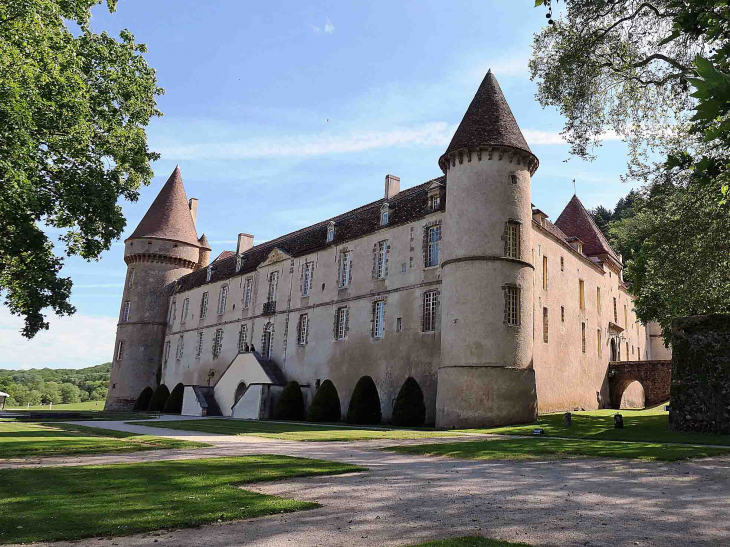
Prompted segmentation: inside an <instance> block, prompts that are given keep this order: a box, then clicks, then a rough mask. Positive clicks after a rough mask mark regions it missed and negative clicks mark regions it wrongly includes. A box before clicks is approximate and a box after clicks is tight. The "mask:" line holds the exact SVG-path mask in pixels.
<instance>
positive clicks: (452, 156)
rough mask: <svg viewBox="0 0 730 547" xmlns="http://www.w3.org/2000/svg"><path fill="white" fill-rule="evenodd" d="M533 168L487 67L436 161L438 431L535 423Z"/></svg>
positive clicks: (533, 162)
mask: <svg viewBox="0 0 730 547" xmlns="http://www.w3.org/2000/svg"><path fill="white" fill-rule="evenodd" d="M537 166H538V159H537V157H536V156H535V155H534V154H533V153H532V151H531V150H530V148H529V146H528V145H527V142H526V141H525V138H524V137H523V135H522V132H521V131H520V128H519V127H518V126H517V122H516V120H515V118H514V116H513V114H512V111H511V110H510V108H509V105H508V104H507V101H506V100H505V98H504V95H503V94H502V90H501V89H500V87H499V83H498V82H497V79H496V78H495V76H494V75H493V74H492V72H491V71H489V72H488V73H487V75H486V76H485V78H484V80H483V81H482V83H481V85H480V86H479V89H478V90H477V93H476V95H475V96H474V99H473V100H472V102H471V104H470V105H469V108H468V109H467V111H466V114H465V115H464V118H463V120H462V121H461V124H460V125H459V127H458V129H457V130H456V133H455V134H454V137H453V138H452V140H451V144H450V145H449V147H448V148H447V150H446V152H445V153H444V154H443V156H441V158H440V159H439V167H441V169H442V171H443V172H444V173H445V174H446V181H447V182H446V215H445V216H444V221H443V236H442V237H443V262H442V280H443V284H442V293H441V295H442V306H443V307H442V323H441V324H442V328H441V367H440V368H439V371H438V388H437V396H436V426H437V427H440V428H451V427H477V426H498V425H504V424H511V423H520V422H530V421H533V420H535V419H536V417H537V393H536V387H535V372H534V369H533V363H532V347H533V325H532V321H533V319H532V316H533V304H532V295H533V277H534V265H533V264H532V262H531V258H530V256H531V248H532V226H531V223H532V208H531V203H530V177H531V176H532V175H533V174H534V172H535V170H536V169H537Z"/></svg>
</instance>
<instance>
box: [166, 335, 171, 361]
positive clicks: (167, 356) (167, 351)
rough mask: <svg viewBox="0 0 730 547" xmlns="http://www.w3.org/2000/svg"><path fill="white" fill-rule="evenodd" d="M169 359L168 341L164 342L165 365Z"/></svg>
mask: <svg viewBox="0 0 730 547" xmlns="http://www.w3.org/2000/svg"><path fill="white" fill-rule="evenodd" d="M169 358H170V341H169V340H168V341H167V342H165V364H167V360H168V359H169Z"/></svg>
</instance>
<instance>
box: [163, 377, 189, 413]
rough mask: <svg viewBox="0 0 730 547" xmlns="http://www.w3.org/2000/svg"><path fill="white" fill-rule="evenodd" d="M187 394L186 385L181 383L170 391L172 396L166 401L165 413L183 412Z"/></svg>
mask: <svg viewBox="0 0 730 547" xmlns="http://www.w3.org/2000/svg"><path fill="white" fill-rule="evenodd" d="M184 394H185V386H184V385H182V383H179V384H178V385H176V386H175V388H174V389H173V390H172V392H171V393H170V396H169V397H168V398H167V401H166V402H165V408H164V410H163V412H164V413H165V414H180V413H182V405H183V395H184Z"/></svg>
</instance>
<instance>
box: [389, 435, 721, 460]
mask: <svg viewBox="0 0 730 547" xmlns="http://www.w3.org/2000/svg"><path fill="white" fill-rule="evenodd" d="M386 450H391V451H394V452H400V453H401V454H414V455H425V456H447V457H450V458H460V459H466V460H545V459H563V458H572V457H579V456H580V457H589V458H631V459H638V460H644V461H670V462H671V461H677V460H683V459H687V458H704V457H709V456H720V455H730V448H713V447H707V446H695V445H689V444H676V445H675V444H661V443H642V442H617V441H596V440H591V439H551V438H545V437H532V438H526V439H525V438H521V439H517V438H514V439H504V440H503V439H495V440H485V441H468V442H455V443H454V442H452V443H442V444H419V445H413V446H399V447H393V448H387V449H386Z"/></svg>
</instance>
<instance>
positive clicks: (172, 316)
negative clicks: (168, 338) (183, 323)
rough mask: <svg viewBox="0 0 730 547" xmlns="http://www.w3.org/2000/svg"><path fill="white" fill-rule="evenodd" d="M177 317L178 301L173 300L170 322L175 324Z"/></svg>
mask: <svg viewBox="0 0 730 547" xmlns="http://www.w3.org/2000/svg"><path fill="white" fill-rule="evenodd" d="M175 319H177V303H176V302H173V303H172V307H171V308H170V324H171V325H174V324H175Z"/></svg>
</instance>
